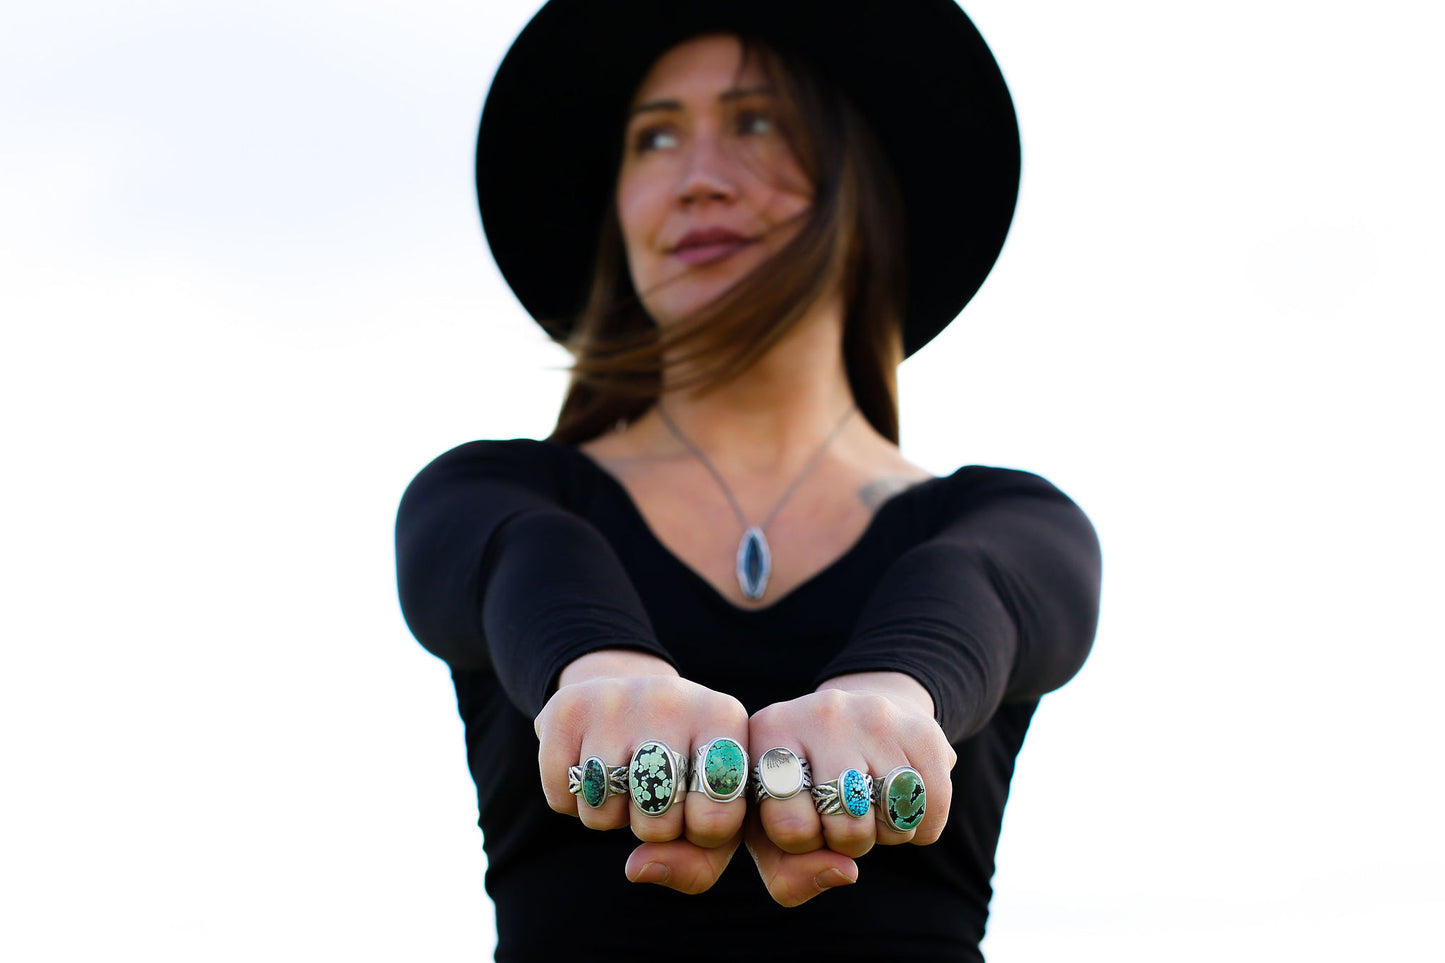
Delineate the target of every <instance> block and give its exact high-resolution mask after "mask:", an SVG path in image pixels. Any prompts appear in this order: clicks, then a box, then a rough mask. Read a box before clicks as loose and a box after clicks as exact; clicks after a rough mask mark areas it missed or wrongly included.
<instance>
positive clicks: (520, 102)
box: [477, 0, 1019, 354]
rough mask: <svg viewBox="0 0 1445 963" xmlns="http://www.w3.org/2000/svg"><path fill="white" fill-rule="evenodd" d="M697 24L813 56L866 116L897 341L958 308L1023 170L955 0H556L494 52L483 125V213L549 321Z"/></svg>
mask: <svg viewBox="0 0 1445 963" xmlns="http://www.w3.org/2000/svg"><path fill="white" fill-rule="evenodd" d="M703 33H735V34H740V35H743V36H748V37H755V38H758V39H761V40H763V41H765V42H767V43H769V44H770V45H772V46H774V47H775V48H778V49H780V50H785V51H787V52H790V53H792V54H795V55H798V56H801V57H803V58H804V59H806V60H807V61H808V62H809V63H811V64H812V66H813V67H814V69H815V70H817V72H818V73H819V74H820V75H821V76H822V77H824V78H826V79H827V80H830V81H831V82H833V83H835V84H837V86H838V87H839V88H840V89H841V90H842V91H843V93H844V95H845V96H846V97H847V98H848V99H849V100H850V101H851V102H852V103H853V105H854V106H855V107H856V108H857V109H858V110H859V112H860V113H861V114H862V115H863V117H864V118H865V119H866V120H867V121H868V123H869V124H870V125H871V127H872V128H873V133H874V135H875V136H876V138H877V140H878V142H879V143H880V144H881V145H882V147H883V150H884V153H885V154H886V155H887V156H888V158H889V160H890V161H891V163H892V165H893V172H894V175H895V176H896V178H897V181H898V186H899V188H900V189H901V191H902V196H903V204H904V220H905V228H906V238H907V244H908V250H907V252H906V256H907V265H908V286H907V305H906V311H905V316H904V331H903V343H904V350H905V352H906V353H907V354H912V353H913V352H915V351H917V350H918V349H919V348H921V347H923V346H924V345H925V344H927V343H928V342H929V341H930V340H932V339H933V337H934V336H935V335H937V334H938V332H940V331H942V330H943V328H944V327H945V326H946V325H947V324H948V323H949V322H950V321H952V320H953V319H954V318H955V317H957V316H958V313H959V312H960V311H962V310H963V307H964V305H966V304H967V303H968V302H969V300H970V299H972V297H973V296H974V294H975V293H976V292H977V291H978V289H979V286H980V285H982V284H983V280H984V278H985V277H986V276H987V275H988V272H989V270H990V269H991V268H992V267H993V264H994V262H995V261H996V260H997V259H998V255H999V251H1000V250H1001V249H1002V248H1003V242H1004V237H1005V236H1006V235H1007V234H1008V228H1009V222H1010V221H1011V220H1012V219H1013V212H1014V204H1015V202H1016V200H1017V198H1018V185H1019V133H1018V121H1017V119H1016V118H1015V116H1014V108H1013V101H1012V100H1011V99H1010V97H1009V93H1008V88H1007V86H1005V84H1004V79H1003V75H1002V73H1000V71H999V68H998V64H997V63H996V62H995V60H994V57H993V54H992V53H990V52H989V49H988V46H987V45H986V44H985V43H984V41H983V38H982V37H981V36H979V33H978V30H977V29H975V27H974V25H973V23H972V22H971V21H970V20H969V19H968V17H967V16H966V15H965V14H964V12H963V11H962V10H961V9H959V7H958V4H957V3H955V2H954V0H550V2H548V3H547V4H546V5H545V6H543V7H542V9H541V10H540V11H539V12H538V13H537V15H536V16H535V17H534V18H533V19H532V21H531V23H529V24H528V25H527V26H526V28H525V29H524V30H523V31H522V33H521V34H520V35H519V36H518V37H517V40H516V42H514V43H513V44H512V48H511V50H510V51H508V53H507V56H506V57H505V58H504V59H503V60H502V63H501V66H500V67H498V68H497V74H496V77H495V79H494V80H493V81H492V89H491V92H490V93H489V94H488V95H487V103H486V107H485V108H484V109H483V111H482V124H481V132H480V134H479V136H478V140H477V196H478V200H479V202H480V206H481V212H482V226H483V228H484V230H485V231H486V235H487V241H488V243H489V244H490V245H491V249H492V255H493V257H495V258H496V261H497V267H498V268H500V269H501V272H502V276H503V277H504V278H506V280H507V283H508V284H510V285H511V287H512V290H513V291H514V292H515V293H516V295H517V298H518V299H519V300H520V301H521V302H522V306H523V307H525V308H526V309H527V311H528V313H530V314H531V315H532V316H533V317H534V318H536V319H537V320H538V321H541V322H544V323H545V324H546V325H547V327H548V330H549V331H550V332H551V334H552V335H553V336H554V337H558V338H563V337H565V336H566V335H567V333H568V327H567V326H568V325H569V324H570V323H571V319H574V318H576V317H577V315H578V314H579V313H580V312H581V310H582V308H583V306H584V305H585V304H586V301H587V295H588V288H589V285H590V284H591V278H592V271H593V265H594V263H595V260H596V256H597V250H596V247H597V242H598V238H599V236H600V233H601V227H602V222H603V218H604V215H605V214H606V212H607V208H608V205H609V204H611V203H612V202H613V192H614V188H615V183H614V178H615V177H616V172H617V165H618V161H619V159H620V149H621V148H620V145H621V134H622V129H623V126H624V124H625V123H626V118H627V110H628V107H629V106H630V101H631V98H632V96H633V94H634V92H635V91H636V89H637V86H638V84H640V83H641V81H642V79H643V77H644V76H645V75H646V74H647V71H648V69H649V68H650V67H651V66H652V64H653V62H654V61H655V60H656V59H657V58H658V57H659V56H660V55H661V54H662V53H664V52H665V51H667V50H668V49H669V48H671V47H673V46H675V45H676V44H678V43H680V42H681V41H683V40H686V39H688V38H690V37H694V36H697V35H699V34H703Z"/></svg>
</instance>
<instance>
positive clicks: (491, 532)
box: [397, 441, 1099, 960]
mask: <svg viewBox="0 0 1445 963" xmlns="http://www.w3.org/2000/svg"><path fill="white" fill-rule="evenodd" d="M397 574H398V582H399V589H400V596H401V604H402V611H403V613H404V614H405V616H406V619H407V624H408V625H409V626H410V627H411V629H412V631H413V633H414V634H415V635H416V637H417V638H418V639H419V640H420V641H421V643H422V644H423V645H424V646H425V647H426V648H427V649H428V650H430V651H431V652H432V653H434V654H435V655H437V656H439V657H440V658H442V659H444V660H446V661H447V663H448V664H449V665H450V666H451V668H452V677H453V680H454V682H455V684H456V690H457V699H458V706H459V709H460V712H461V715H462V718H463V720H464V722H465V725H466V740H467V753H468V762H469V764H470V767H471V771H472V776H473V779H474V780H475V782H476V785H477V799H478V805H479V810H480V825H481V827H482V830H483V838H484V842H485V845H486V850H487V854H488V871H487V890H488V892H489V893H490V895H491V897H492V899H493V902H494V903H495V905H496V908H497V932H498V949H497V958H498V959H499V960H508V959H518V960H523V959H525V960H534V959H535V960H544V959H559V958H564V957H568V956H571V955H575V954H578V953H579V952H580V954H581V955H583V956H589V955H591V954H593V953H596V954H600V955H597V956H593V957H592V958H594V959H610V958H614V957H615V958H622V957H624V956H625V957H627V958H633V957H635V956H636V955H637V953H638V940H637V936H638V933H639V932H640V931H639V930H638V929H637V927H638V926H641V925H643V923H644V922H645V929H646V932H647V934H648V938H649V939H653V938H655V939H657V940H658V942H657V943H655V944H654V945H656V946H661V947H667V946H671V947H678V948H682V947H687V949H686V950H685V951H684V952H687V953H689V955H692V956H694V957H697V958H703V959H706V958H710V955H709V954H710V953H712V951H713V950H716V956H717V958H719V959H721V958H727V959H736V958H737V957H738V954H739V953H741V954H744V955H747V956H753V957H756V956H757V953H758V948H759V947H767V946H784V947H788V950H787V952H786V953H785V954H784V957H783V958H796V955H797V953H799V952H800V951H802V950H803V949H806V950H807V951H808V952H809V953H812V952H822V953H825V954H827V953H832V954H833V958H841V959H849V958H853V957H854V956H855V955H856V956H859V957H867V958H873V959H880V958H881V959H893V958H899V959H903V958H908V959H948V960H975V959H980V957H979V956H978V950H977V947H978V943H979V941H980V940H981V939H982V937H983V929H984V924H985V921H986V918H987V912H988V900H989V896H990V895H991V888H990V884H989V881H990V879H991V878H992V875H993V858H994V852H995V850H996V848H997V843H998V834H999V828H1000V824H1001V821H1002V818H1003V806H1004V801H1005V799H1006V798H1007V795H1008V786H1009V781H1010V779H1011V778H1012V775H1013V767H1014V759H1015V757H1016V755H1017V753H1018V750H1019V747H1020V746H1021V745H1022V742H1023V737H1024V733H1025V731H1026V730H1027V727H1028V724H1029V721H1030V719H1031V717H1032V715H1033V712H1034V709H1035V707H1036V706H1037V700H1038V698H1039V696H1041V695H1042V694H1043V693H1045V692H1047V691H1049V690H1051V689H1054V688H1056V687H1058V686H1060V685H1062V684H1063V683H1064V682H1066V681H1067V680H1068V679H1069V678H1070V677H1071V676H1072V675H1073V674H1074V673H1075V672H1076V671H1078V669H1079V667H1080V665H1082V663H1083V661H1084V658H1085V657H1086V656H1087V654H1088V651H1089V648H1090V645H1091V644H1092V641H1093V636H1094V628H1095V623H1096V620H1097V611H1098V591H1099V550H1098V543H1097V540H1096V538H1095V536H1094V532H1093V528H1092V527H1091V526H1090V524H1089V522H1088V520H1087V519H1086V518H1085V517H1084V515H1083V513H1082V512H1080V511H1079V509H1078V508H1077V507H1076V506H1075V505H1074V504H1073V503H1072V502H1071V501H1069V500H1068V499H1067V498H1066V497H1065V496H1064V495H1063V494H1061V493H1060V492H1059V491H1058V490H1057V489H1055V488H1054V487H1053V486H1052V485H1050V484H1049V483H1048V482H1046V481H1044V480H1043V479H1041V478H1039V477H1037V476H1035V475H1030V474H1027V473H1024V472H1017V471H1009V470H1005V469H995V468H980V467H969V468H963V469H960V470H959V471H957V472H955V473H954V474H953V475H951V476H948V477H946V478H937V479H933V480H930V481H927V482H924V483H922V484H919V485H916V486H914V487H912V488H910V489H907V490H905V491H903V492H901V493H899V494H897V495H895V496H894V497H893V498H892V499H890V500H889V501H888V502H886V503H884V504H883V505H882V506H881V507H880V509H879V510H878V512H877V513H876V515H875V516H874V518H873V520H872V522H871V523H870V525H869V527H868V528H867V529H866V530H865V531H864V533H863V535H862V536H861V537H860V538H859V539H858V541H857V542H856V543H855V544H854V545H853V546H852V547H851V548H850V549H849V550H848V551H847V552H845V553H844V554H843V555H842V556H841V557H839V558H838V559H837V560H836V561H835V562H833V564H831V565H830V566H828V567H827V568H825V569H824V570H823V571H821V572H819V573H818V574H817V575H815V576H813V577H812V578H811V579H809V580H808V581H806V582H804V583H803V584H802V585H800V586H799V587H797V588H796V589H794V590H793V591H792V592H790V593H788V594H787V595H786V596H784V597H782V598H781V599H779V600H778V601H777V602H775V603H773V604H772V605H769V606H768V607H766V608H763V609H740V608H738V607H736V606H734V605H733V604H732V603H730V602H729V601H727V600H726V599H725V598H723V597H722V596H721V595H719V594H718V593H717V592H716V590H714V589H713V588H712V586H711V585H709V584H708V583H707V582H706V581H705V580H704V579H702V578H701V577H700V576H698V575H697V574H696V573H695V572H693V571H692V570H690V569H689V568H687V567H686V566H685V565H684V564H683V563H682V562H681V561H679V560H678V559H677V558H676V557H675V556H673V555H672V554H671V552H669V551H668V549H667V548H666V547H665V546H663V545H662V543H661V542H659V541H658V540H657V538H656V537H655V536H654V535H653V534H652V532H651V531H650V530H649V529H648V527H647V525H646V523H645V522H644V520H643V518H642V516H641V515H640V513H639V512H638V511H637V509H636V507H635V506H634V505H633V503H632V501H631V500H630V498H629V497H628V495H627V493H626V491H625V490H624V489H623V488H622V487H621V485H619V484H618V483H617V481H616V480H615V479H614V478H612V476H610V475H609V474H607V473H606V472H604V471H603V470H602V469H601V468H599V467H598V466H597V465H596V464H595V463H594V462H593V461H592V460H591V459H589V458H588V457H586V456H585V455H583V454H582V453H580V452H578V451H577V450H575V449H572V448H569V447H566V446H562V445H556V444H551V443H546V442H534V441H510V442H473V443H471V444H468V445H463V446H461V447H459V448H456V449H453V450H452V451H450V452H448V453H446V454H445V455H442V456H441V457H440V458H438V459H437V460H436V461H434V462H432V464H430V465H429V466H427V468H425V469H424V470H423V471H422V472H421V473H420V474H419V475H418V476H417V477H416V479H415V480H414V481H413V482H412V484H411V486H410V487H409V488H408V489H407V492H406V494H405V496H404V497H403V499H402V503H401V509H400V512H399V514H398V518H397ZM617 647H623V648H631V649H639V650H643V651H647V652H652V653H655V654H657V655H659V656H661V657H663V658H665V659H668V660H670V661H671V662H672V663H673V664H674V665H675V666H676V667H677V669H678V671H679V672H680V673H681V675H682V676H683V677H685V678H688V679H691V680H692V681H694V682H698V683H700V684H702V685H705V686H708V687H709V688H712V689H715V690H718V691H721V692H726V693H729V694H731V695H733V696H735V697H737V698H738V699H739V700H740V701H742V703H743V705H744V706H746V708H747V710H748V711H749V712H750V713H751V712H755V711H757V710H758V709H761V708H763V707H764V706H767V705H770V704H772V703H774V702H779V701H784V700H788V699H793V698H797V697H798V696H800V695H803V694H805V693H807V692H810V691H812V690H813V689H814V688H816V687H817V685H818V684H819V683H820V682H822V681H824V680H826V679H829V678H831V677H833V676H837V675H840V674H843V673H848V672H861V671H874V670H892V671H900V672H906V673H908V674H909V675H911V676H913V677H914V678H916V679H918V681H919V682H921V683H922V684H923V685H924V686H925V687H926V688H927V689H928V691H929V693H930V694H931V695H932V696H933V702H934V706H935V708H936V713H937V718H938V721H939V723H940V724H941V725H942V727H943V730H944V732H945V733H946V734H947V736H948V738H949V740H950V741H951V742H952V743H953V745H954V748H955V750H956V751H957V752H958V763H957V765H956V766H955V767H954V771H953V781H954V797H953V798H954V801H953V806H952V810H951V812H950V815H949V820H948V826H947V828H946V829H945V831H944V835H943V837H942V838H941V839H940V840H939V841H938V842H937V843H936V844H934V845H932V846H928V847H917V846H906V845H905V846H894V847H878V848H875V849H874V850H873V852H872V853H870V854H868V855H867V856H865V857H863V858H862V860H860V864H859V869H860V878H859V882H858V884H856V885H854V886H849V887H844V888H842V889H839V890H833V891H830V892H829V893H828V894H826V895H825V896H823V897H820V898H818V899H815V900H813V901H811V902H809V903H806V904H804V905H803V906H801V907H797V908H793V909H783V908H781V907H779V906H777V905H776V904H775V903H773V902H772V900H771V898H770V897H768V895H767V893H766V891H765V890H764V888H763V886H762V883H761V882H760V881H759V880H758V879H757V874H756V873H755V872H754V871H753V870H752V867H751V865H748V864H749V863H750V861H749V860H747V859H746V858H745V857H743V858H742V859H741V860H735V861H734V865H733V866H731V867H730V868H729V869H728V871H727V872H725V873H724V874H723V877H722V879H721V880H720V881H719V882H718V884H717V885H716V886H714V887H713V889H712V890H710V891H709V892H708V893H706V894H703V895H701V896H691V897H688V896H682V895H681V894H677V893H673V892H671V891H668V890H664V889H662V888H660V887H656V886H640V885H636V884H632V883H629V882H627V880H626V879H625V877H624V876H623V873H622V865H623V863H624V862H625V860H626V856H627V853H628V852H629V851H630V850H631V849H632V848H633V847H634V846H635V845H636V840H635V838H633V837H632V835H631V833H629V832H627V831H625V830H623V831H618V832H612V833H598V832H593V831H590V830H587V829H584V828H583V827H582V826H581V825H580V823H579V822H578V820H576V819H573V818H569V817H566V816H562V815H559V814H557V813H555V812H553V811H552V810H551V809H549V808H548V807H547V804H546V801H545V799H544V798H543V795H542V791H541V786H540V782H539V779H538V775H537V769H536V752H537V740H536V736H535V734H534V733H533V731H532V719H533V718H534V717H535V716H536V714H537V713H538V712H539V711H540V710H541V708H542V705H543V703H544V702H545V700H546V697H547V694H548V693H549V691H550V688H551V686H552V685H553V683H554V682H555V679H556V676H557V674H558V673H559V672H561V670H562V669H563V668H564V667H565V666H566V665H567V664H568V663H569V662H571V661H573V660H574V659H576V658H577V657H579V656H581V655H583V654H585V653H587V652H590V651H594V650H597V649H601V648H617ZM679 748H680V747H679ZM739 863H741V864H743V865H739ZM719 921H721V922H722V924H723V930H724V931H726V932H733V933H735V934H737V938H738V939H740V940H741V941H742V943H741V944H739V943H737V942H736V941H733V940H717V939H714V940H712V941H711V942H709V940H708V939H707V938H706V936H705V934H708V933H714V932H717V930H718V926H717V924H718V923H719ZM710 923H711V924H712V925H709V924H710ZM700 937H702V946H701V948H700V949H699V939H700ZM770 937H771V938H770ZM779 940H781V941H782V942H781V943H780V942H778V941H779ZM910 954H912V955H910Z"/></svg>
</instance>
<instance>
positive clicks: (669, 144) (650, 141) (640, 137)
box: [632, 125, 677, 154]
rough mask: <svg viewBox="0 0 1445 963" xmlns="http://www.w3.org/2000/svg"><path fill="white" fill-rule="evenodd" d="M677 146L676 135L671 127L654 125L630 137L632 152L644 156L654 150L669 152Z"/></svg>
mask: <svg viewBox="0 0 1445 963" xmlns="http://www.w3.org/2000/svg"><path fill="white" fill-rule="evenodd" d="M676 146H677V133H676V131H674V130H673V129H672V128H671V127H666V126H662V125H654V126H652V127H644V128H642V129H641V130H639V131H638V132H637V133H635V134H633V135H632V150H633V152H634V153H637V154H646V153H648V152H649V151H654V150H671V149H672V148H674V147H676Z"/></svg>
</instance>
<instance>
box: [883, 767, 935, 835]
mask: <svg viewBox="0 0 1445 963" xmlns="http://www.w3.org/2000/svg"><path fill="white" fill-rule="evenodd" d="M927 803H928V793H927V792H926V791H925V790H924V788H923V777H922V776H920V775H919V774H918V770H917V769H914V768H913V767H912V766H899V767H898V768H897V769H894V770H892V771H890V772H889V773H888V775H886V776H882V777H875V778H874V780H873V805H874V806H876V807H877V809H878V818H879V819H881V820H883V822H884V824H885V825H886V826H887V827H888V828H889V829H891V830H893V831H894V832H899V833H907V832H912V831H913V830H915V829H917V828H918V824H919V823H921V822H923V813H924V810H925V809H926V808H927Z"/></svg>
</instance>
